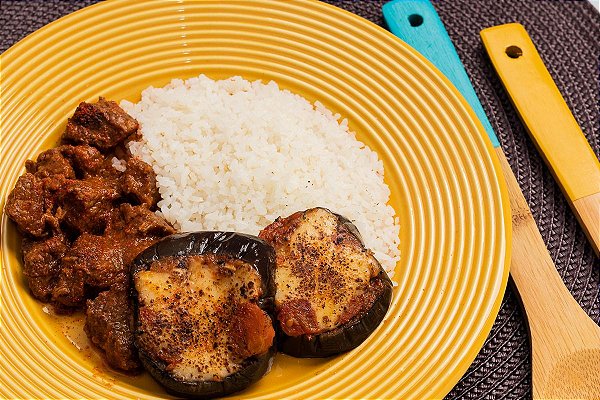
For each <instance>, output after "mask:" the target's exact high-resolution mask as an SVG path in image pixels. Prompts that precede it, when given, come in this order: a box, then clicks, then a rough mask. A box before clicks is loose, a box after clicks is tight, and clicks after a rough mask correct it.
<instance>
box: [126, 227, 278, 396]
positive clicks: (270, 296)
mask: <svg viewBox="0 0 600 400" xmlns="http://www.w3.org/2000/svg"><path fill="white" fill-rule="evenodd" d="M202 254H220V255H229V256H232V257H234V258H237V259H240V260H242V261H244V262H247V263H248V264H250V265H251V266H252V267H253V268H254V269H255V270H256V271H257V272H258V273H259V275H260V277H261V285H262V290H263V292H262V293H263V295H262V297H261V298H260V299H259V300H258V303H257V305H258V306H259V307H260V308H261V309H262V310H263V311H265V312H266V313H267V314H268V316H269V318H270V319H271V321H273V320H274V318H273V304H274V295H275V280H274V271H273V268H274V265H275V251H274V249H273V247H272V246H271V245H269V244H268V243H267V242H265V241H263V240H262V239H260V238H258V237H256V236H252V235H246V234H241V233H236V232H221V231H205V232H192V233H179V234H174V235H170V236H167V237H165V238H163V239H161V240H160V241H159V242H157V243H156V244H154V245H153V246H150V247H149V248H147V249H146V250H145V251H143V252H142V253H140V254H139V255H138V256H137V258H136V259H135V260H134V261H133V263H132V264H131V266H130V278H131V280H132V284H131V285H130V286H131V297H132V300H133V307H134V327H135V333H136V336H137V332H138V329H139V328H140V324H139V319H138V315H139V314H138V311H139V303H138V293H137V290H136V289H135V284H134V281H133V280H134V277H135V275H136V273H138V272H140V271H145V270H148V269H149V268H150V266H151V264H152V263H153V262H154V261H157V260H159V259H162V258H166V257H187V256H193V255H202ZM135 344H136V346H137V350H138V353H139V357H140V360H141V362H142V365H143V367H144V368H145V369H146V370H147V371H148V372H149V373H150V374H151V375H152V377H153V378H154V379H155V380H157V381H158V382H159V383H160V384H161V385H163V386H164V387H165V389H166V390H167V391H168V392H169V393H171V394H174V395H176V396H182V397H191V398H196V399H209V398H214V397H220V396H225V395H228V394H231V393H234V392H237V391H240V390H243V389H245V388H246V387H248V386H249V385H251V384H252V383H254V382H256V381H258V380H259V379H260V378H261V377H262V376H263V375H264V374H265V373H266V372H267V371H268V370H269V368H270V367H271V364H272V360H273V357H274V355H275V353H276V349H277V345H276V342H275V341H274V342H273V344H272V345H271V347H270V348H269V349H268V350H267V351H266V352H265V353H262V354H259V355H254V356H251V357H248V358H247V359H246V360H244V362H243V364H242V368H241V369H240V370H239V371H236V372H234V373H233V374H231V375H228V376H226V377H224V378H223V379H222V380H220V381H217V380H214V381H186V380H182V379H180V378H177V377H175V376H173V375H172V374H171V373H169V371H167V369H166V367H167V364H166V363H165V362H163V361H162V360H157V359H155V358H153V357H151V356H150V355H149V354H148V353H147V352H146V351H145V350H144V349H143V348H141V347H140V346H139V345H138V342H137V340H136V341H135Z"/></svg>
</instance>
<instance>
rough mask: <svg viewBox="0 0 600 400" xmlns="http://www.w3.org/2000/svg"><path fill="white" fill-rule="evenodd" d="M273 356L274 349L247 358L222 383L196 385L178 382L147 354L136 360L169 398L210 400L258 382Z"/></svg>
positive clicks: (201, 382) (211, 382) (210, 382)
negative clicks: (163, 388) (239, 368)
mask: <svg viewBox="0 0 600 400" xmlns="http://www.w3.org/2000/svg"><path fill="white" fill-rule="evenodd" d="M275 352H276V346H275V345H273V346H271V348H270V349H269V351H267V352H266V353H263V354H260V355H258V356H254V357H250V358H249V359H248V360H247V361H246V365H245V366H244V367H243V368H242V369H241V370H239V371H237V372H235V373H233V374H231V375H229V376H227V377H225V378H224V379H223V380H222V381H199V382H189V381H181V380H177V379H175V378H174V377H173V376H172V375H171V374H169V373H168V372H166V371H165V365H160V364H158V363H157V362H156V361H155V360H153V359H152V358H150V357H148V355H147V354H146V352H144V351H142V350H140V352H139V356H140V360H141V361H142V365H143V366H144V368H145V369H146V370H147V371H148V372H149V373H150V374H151V375H152V377H153V378H154V379H156V380H157V381H158V383H160V384H161V385H163V386H164V387H165V389H167V392H169V393H170V394H173V395H175V396H181V397H189V398H194V399H212V398H215V397H220V396H226V395H228V394H232V393H235V392H238V391H240V390H243V389H245V388H247V387H248V386H250V385H251V384H252V383H254V382H257V381H258V380H259V379H260V378H261V377H262V376H263V375H264V374H265V373H267V371H268V370H269V368H270V367H271V363H272V360H273V357H274V355H275Z"/></svg>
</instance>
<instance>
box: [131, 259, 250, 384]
mask: <svg viewBox="0 0 600 400" xmlns="http://www.w3.org/2000/svg"><path fill="white" fill-rule="evenodd" d="M181 262H182V258H170V259H162V260H159V261H157V262H155V263H154V264H153V265H152V266H151V268H150V270H147V271H141V272H138V273H137V274H136V277H135V288H136V289H137V291H138V299H139V321H140V329H139V331H141V332H142V333H141V335H139V336H138V340H139V341H140V343H142V344H143V346H144V348H145V349H146V350H147V351H148V350H149V352H150V353H151V354H152V356H153V357H156V358H159V359H162V360H163V361H165V362H166V363H167V364H168V366H167V370H168V371H169V372H171V373H172V374H173V375H174V376H176V377H179V378H181V379H183V380H187V381H198V380H221V379H223V378H224V377H226V376H228V375H230V374H232V373H234V372H235V371H237V370H239V369H240V368H241V364H240V363H241V362H242V361H243V360H242V359H240V358H239V356H236V355H235V354H234V353H233V352H232V351H231V342H230V337H229V334H228V333H229V332H228V327H229V325H228V322H229V320H230V318H231V315H232V312H233V311H232V310H231V304H232V303H235V300H240V299H245V300H255V299H257V298H259V297H260V295H261V293H260V292H259V291H260V287H261V286H260V276H259V274H258V272H257V271H255V270H254V269H253V268H252V267H251V266H250V265H249V264H247V263H244V262H242V261H240V260H228V259H222V258H217V257H216V256H212V255H211V256H203V255H202V256H189V257H185V261H184V264H187V265H186V267H185V268H182V267H181V266H180V265H181V264H180V263H181ZM232 299H233V300H234V301H233V302H232Z"/></svg>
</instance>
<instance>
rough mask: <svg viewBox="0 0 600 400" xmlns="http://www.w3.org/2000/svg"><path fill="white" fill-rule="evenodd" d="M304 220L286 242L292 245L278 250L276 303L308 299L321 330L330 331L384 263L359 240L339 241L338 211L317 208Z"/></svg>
mask: <svg viewBox="0 0 600 400" xmlns="http://www.w3.org/2000/svg"><path fill="white" fill-rule="evenodd" d="M302 218H303V220H302V222H301V223H300V224H299V225H298V227H297V228H296V229H295V230H294V232H293V233H292V234H291V235H290V237H289V241H288V242H287V244H286V245H285V246H287V249H285V251H283V252H280V251H279V250H278V258H277V271H276V275H275V282H276V285H277V292H276V295H275V304H276V306H278V307H279V306H280V305H282V304H283V303H284V302H286V301H288V300H297V299H304V300H308V301H309V302H310V305H311V308H312V310H314V312H315V314H316V320H317V321H316V322H317V325H318V329H319V331H321V332H325V331H328V330H331V329H334V328H336V327H337V326H338V321H339V319H340V317H341V316H342V315H343V313H344V311H346V310H347V309H348V306H349V304H350V302H351V301H352V300H353V299H354V298H355V296H358V295H360V294H361V293H363V291H364V290H365V289H366V288H367V286H368V284H369V281H370V279H371V278H372V277H374V276H376V275H377V274H378V273H379V270H380V267H379V264H378V263H377V261H376V260H375V258H374V257H373V255H372V254H371V252H370V251H368V250H365V249H364V248H363V246H362V245H361V244H360V243H358V241H353V242H350V241H347V240H345V241H341V242H340V243H336V238H337V237H338V223H339V220H338V217H337V216H336V215H334V214H332V213H330V212H328V211H327V210H325V209H322V208H315V209H311V210H309V211H307V212H306V213H304V215H303V217H302ZM279 254H284V256H282V257H280V256H279Z"/></svg>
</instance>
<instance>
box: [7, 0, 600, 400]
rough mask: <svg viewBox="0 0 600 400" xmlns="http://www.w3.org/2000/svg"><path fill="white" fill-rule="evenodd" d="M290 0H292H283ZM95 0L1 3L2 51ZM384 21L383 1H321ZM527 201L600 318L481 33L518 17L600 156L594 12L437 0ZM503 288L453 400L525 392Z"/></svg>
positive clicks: (570, 230) (526, 1)
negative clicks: (492, 320)
mask: <svg viewBox="0 0 600 400" xmlns="http://www.w3.org/2000/svg"><path fill="white" fill-rule="evenodd" d="M283 1H290V0H283ZM95 2H96V1H94V0H83V1H65V0H44V1H42V0H35V1H14V0H13V1H11V0H3V1H2V2H1V8H2V12H1V16H0V29H1V33H2V36H1V38H0V50H1V51H4V50H6V49H7V48H8V47H10V46H11V45H12V44H14V43H16V42H17V41H18V40H20V39H22V38H23V37H25V36H26V35H27V34H29V33H31V32H33V31H34V30H36V29H38V28H41V27H42V26H44V25H45V24H47V23H49V22H51V21H53V20H55V19H57V18H59V17H61V16H63V15H66V14H68V13H70V12H73V11H75V10H77V9H80V8H82V7H85V6H87V5H90V4H93V3H95ZM327 2H328V3H331V4H334V5H336V6H338V7H341V8H344V9H346V10H348V11H351V12H354V13H356V14H358V15H360V16H362V17H364V18H366V19H369V20H371V21H372V22H374V23H376V24H378V25H381V26H384V22H383V17H382V15H381V6H382V4H383V3H384V1H383V0H372V1H353V0H327ZM433 3H434V5H435V7H436V9H437V10H438V13H439V14H440V17H441V18H442V20H443V22H444V24H445V25H446V27H447V29H448V32H449V34H450V36H451V38H452V40H453V41H454V44H455V46H456V48H457V50H458V53H459V55H460V57H461V59H462V61H463V63H464V64H465V66H466V69H467V72H468V73H469V76H470V77H471V80H472V82H473V84H474V86H475V90H476V92H477V94H478V95H479V98H480V99H481V100H482V103H483V107H484V109H485V111H486V113H487V115H488V117H489V119H490V122H491V123H492V126H493V127H494V130H495V131H496V133H497V135H498V137H499V139H500V143H501V145H502V148H503V150H504V152H505V153H506V155H507V157H508V160H509V162H510V164H511V167H512V169H513V171H514V172H515V175H516V176H517V179H518V181H519V184H520V185H521V189H522V190H523V193H524V194H525V198H526V199H527V201H528V202H529V206H530V208H531V211H532V212H533V216H534V218H535V220H536V222H537V224H538V226H539V228H540V231H541V233H542V236H543V238H544V241H545V243H546V245H547V247H548V250H549V251H550V254H551V256H552V258H553V259H554V262H555V264H556V267H557V269H558V272H559V273H560V275H561V276H562V278H563V280H564V281H565V283H566V285H567V287H568V288H569V290H570V291H571V293H572V294H573V296H574V297H575V299H576V300H577V301H578V302H579V304H580V305H581V306H582V307H583V309H584V310H585V311H586V312H587V313H588V314H589V315H590V316H591V318H592V319H593V320H594V321H595V322H596V323H598V324H600V277H599V271H600V261H599V260H598V259H597V258H596V257H595V256H594V253H593V251H592V249H591V246H590V245H589V244H588V243H587V241H586V238H585V236H584V233H583V231H582V230H581V228H580V227H579V225H578V224H577V221H576V219H575V217H574V215H573V213H572V212H571V210H570V208H569V207H568V204H567V202H566V201H565V199H564V197H563V196H562V194H561V191H560V188H559V187H558V186H557V185H556V183H555V182H554V180H553V178H552V176H551V175H550V172H549V171H548V169H547V168H546V166H545V165H544V163H543V162H542V159H541V157H540V156H539V154H538V153H537V151H536V149H535V147H534V145H533V143H532V142H531V140H530V139H529V137H528V136H527V134H526V132H525V130H524V128H523V126H522V125H521V123H520V121H519V119H518V117H517V114H516V113H515V111H514V109H513V108H512V106H511V104H510V101H509V99H508V97H507V95H506V93H505V91H504V89H503V88H502V85H501V83H500V81H499V79H498V78H497V77H496V75H495V72H494V70H493V68H492V66H491V64H490V62H489V61H488V60H487V58H486V55H485V51H484V49H483V46H482V44H481V41H480V39H479V31H480V30H481V29H483V28H487V27H490V26H493V25H499V24H503V23H508V22H520V23H521V24H523V25H524V26H525V28H526V29H527V31H528V32H529V34H530V35H531V38H532V40H533V42H534V43H535V44H536V46H537V48H538V51H539V53H540V55H541V56H542V59H543V60H544V62H545V64H546V66H547V68H548V70H549V71H550V74H551V75H552V77H553V78H554V80H555V81H556V84H557V85H558V88H559V89H560V90H561V92H562V93H563V96H564V97H565V100H566V102H567V104H568V105H569V107H570V108H571V111H572V112H573V114H574V116H575V119H576V120H577V122H578V123H579V125H580V126H581V127H582V130H583V132H584V134H585V135H586V137H587V139H588V141H589V142H590V144H591V145H592V148H593V149H594V151H595V153H596V155H597V156H598V155H599V154H600V96H599V95H600V65H599V64H600V41H599V40H598V38H599V37H600V14H599V13H598V12H597V11H596V10H595V9H594V8H593V7H592V5H590V4H589V3H588V2H587V1H576V0H477V1H473V0H437V1H436V0H434V1H433ZM519 307H520V306H519V300H518V297H517V294H516V291H515V290H514V289H513V288H512V287H511V286H510V285H509V288H508V290H507V292H506V295H505V296H504V300H503V303H502V307H501V309H500V313H499V314H498V317H497V319H496V322H495V324H494V327H493V328H492V332H491V333H490V335H489V337H488V338H487V340H486V342H485V344H484V346H483V348H482V349H481V351H480V353H479V355H478V356H477V358H476V359H475V361H474V362H473V364H472V365H471V367H470V368H469V370H468V371H467V373H466V374H465V375H464V376H463V378H462V379H461V380H460V381H459V382H458V384H457V385H456V386H455V387H454V389H453V390H452V391H451V392H450V393H449V394H448V397H447V398H449V399H523V398H530V397H531V358H530V348H529V342H528V338H527V330H526V326H525V319H524V316H523V314H522V312H521V310H520V308H519Z"/></svg>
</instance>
